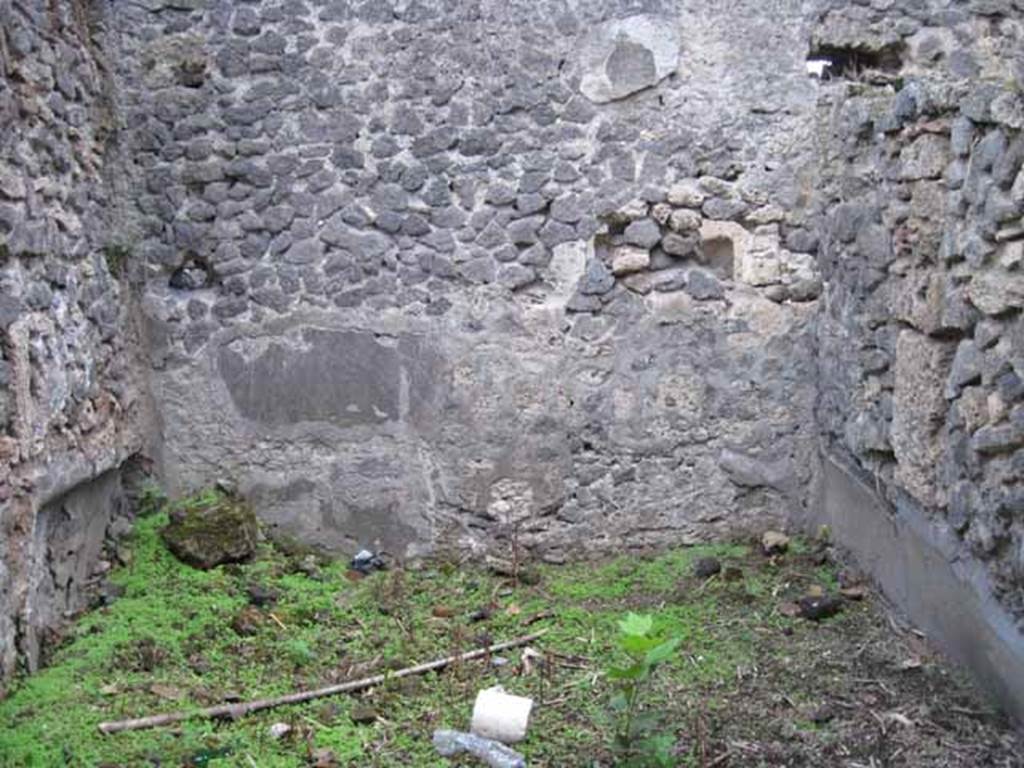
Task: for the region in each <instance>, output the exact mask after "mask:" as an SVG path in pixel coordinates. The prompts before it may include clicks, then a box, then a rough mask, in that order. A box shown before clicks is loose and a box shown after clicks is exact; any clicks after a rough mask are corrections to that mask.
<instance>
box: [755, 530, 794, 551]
mask: <svg viewBox="0 0 1024 768" xmlns="http://www.w3.org/2000/svg"><path fill="white" fill-rule="evenodd" d="M788 549H789V536H787V535H786V534H784V533H780V532H779V531H765V532H764V535H763V536H762V537H761V550H762V551H763V552H764V553H765V554H766V555H781V554H782V553H784V552H785V551H786V550H788Z"/></svg>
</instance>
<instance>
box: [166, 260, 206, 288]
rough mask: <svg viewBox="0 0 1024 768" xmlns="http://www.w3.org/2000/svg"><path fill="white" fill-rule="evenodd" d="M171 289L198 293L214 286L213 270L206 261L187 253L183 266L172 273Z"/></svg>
mask: <svg viewBox="0 0 1024 768" xmlns="http://www.w3.org/2000/svg"><path fill="white" fill-rule="evenodd" d="M169 285H170V286H171V288H176V289H177V290H179V291H197V290H199V289H200V288H208V287H209V286H211V285H213V270H212V269H210V265H209V264H208V263H207V262H206V259H204V258H202V257H201V256H197V255H196V254H194V253H186V254H185V256H184V258H183V259H182V262H181V266H180V267H178V268H177V269H176V270H174V272H172V273H171V279H170V281H169Z"/></svg>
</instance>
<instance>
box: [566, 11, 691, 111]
mask: <svg viewBox="0 0 1024 768" xmlns="http://www.w3.org/2000/svg"><path fill="white" fill-rule="evenodd" d="M677 26H678V22H677V21H676V20H675V19H671V18H666V17H662V16H653V15H648V14H639V15H636V16H629V17H627V18H624V19H614V20H612V21H606V22H604V23H603V24H599V25H598V26H597V27H595V28H594V29H593V30H591V31H590V33H589V34H588V35H587V37H586V38H585V39H584V40H583V42H582V46H581V51H580V55H581V62H582V67H583V79H582V82H581V84H580V90H581V91H582V92H583V95H584V96H586V97H587V98H588V99H590V100H591V101H593V102H596V103H598V104H603V103H606V102H609V101H615V100H616V99H622V98H625V97H626V96H629V95H631V94H633V93H636V92H637V91H642V90H643V89H644V88H649V87H651V86H652V85H657V84H658V83H659V82H661V81H662V80H663V79H665V78H666V77H668V76H669V75H670V74H672V72H674V71H675V69H676V67H678V66H679V36H678V29H677Z"/></svg>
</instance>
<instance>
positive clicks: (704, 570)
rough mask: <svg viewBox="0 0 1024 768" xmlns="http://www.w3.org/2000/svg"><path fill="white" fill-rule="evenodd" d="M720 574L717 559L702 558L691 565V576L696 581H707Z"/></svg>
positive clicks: (719, 563)
mask: <svg viewBox="0 0 1024 768" xmlns="http://www.w3.org/2000/svg"><path fill="white" fill-rule="evenodd" d="M721 572H722V563H721V562H720V561H719V560H718V558H717V557H702V558H701V559H700V560H698V561H697V562H696V563H694V564H693V575H694V576H696V577H697V578H698V579H707V578H710V577H712V576H714V575H715V574H717V573H721Z"/></svg>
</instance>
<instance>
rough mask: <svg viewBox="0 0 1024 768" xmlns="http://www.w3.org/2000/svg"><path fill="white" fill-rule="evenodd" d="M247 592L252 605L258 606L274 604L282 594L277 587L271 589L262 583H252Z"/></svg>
mask: <svg viewBox="0 0 1024 768" xmlns="http://www.w3.org/2000/svg"><path fill="white" fill-rule="evenodd" d="M246 592H247V593H248V595H249V603H250V605H255V606H256V607H257V608H262V607H264V606H267V605H273V604H274V603H276V602H277V598H278V597H280V596H281V593H280V592H278V591H277V590H276V589H270V588H269V587H264V586H262V585H261V584H250V585H249V587H248V588H247V589H246Z"/></svg>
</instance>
